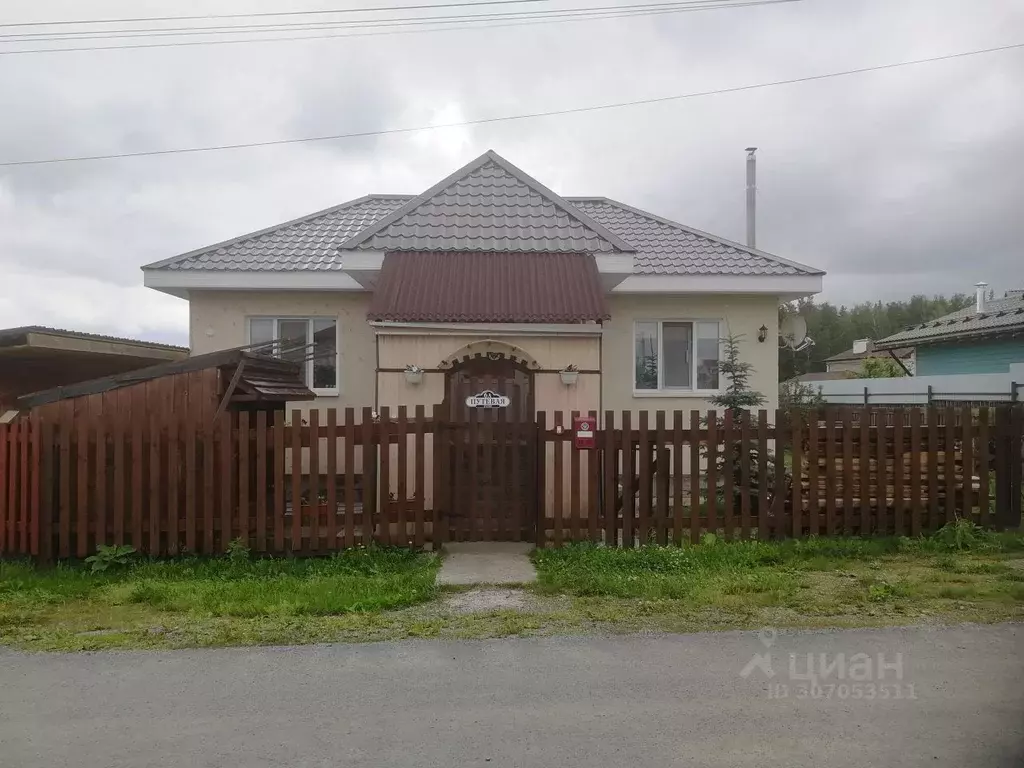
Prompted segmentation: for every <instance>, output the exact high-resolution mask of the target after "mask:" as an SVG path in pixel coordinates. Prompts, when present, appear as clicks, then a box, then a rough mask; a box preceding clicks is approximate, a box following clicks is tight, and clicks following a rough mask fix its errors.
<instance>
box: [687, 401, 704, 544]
mask: <svg viewBox="0 0 1024 768" xmlns="http://www.w3.org/2000/svg"><path fill="white" fill-rule="evenodd" d="M689 439H690V543H691V544H696V543H697V542H698V541H700V528H701V526H700V475H701V472H700V443H701V440H700V411H696V410H691V411H690V435H689Z"/></svg>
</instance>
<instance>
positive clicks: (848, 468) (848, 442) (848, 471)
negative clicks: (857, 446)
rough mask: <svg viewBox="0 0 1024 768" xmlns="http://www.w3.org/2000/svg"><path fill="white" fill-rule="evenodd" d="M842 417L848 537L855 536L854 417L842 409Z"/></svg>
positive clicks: (845, 529)
mask: <svg viewBox="0 0 1024 768" xmlns="http://www.w3.org/2000/svg"><path fill="white" fill-rule="evenodd" d="M840 416H841V417H842V420H843V426H842V430H843V477H844V478H846V479H847V482H844V483H843V525H842V528H841V530H842V532H843V533H844V534H845V535H847V536H852V535H853V486H854V482H853V478H854V477H855V475H854V471H855V470H854V463H853V417H852V414H851V412H850V409H849V408H847V407H845V406H844V407H843V408H841V409H840Z"/></svg>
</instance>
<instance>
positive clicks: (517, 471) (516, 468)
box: [441, 413, 530, 541]
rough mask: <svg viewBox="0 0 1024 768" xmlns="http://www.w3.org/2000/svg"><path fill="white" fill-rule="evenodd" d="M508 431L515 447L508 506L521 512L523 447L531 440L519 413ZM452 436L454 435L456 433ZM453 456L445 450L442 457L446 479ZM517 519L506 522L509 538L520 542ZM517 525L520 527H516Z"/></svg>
mask: <svg viewBox="0 0 1024 768" xmlns="http://www.w3.org/2000/svg"><path fill="white" fill-rule="evenodd" d="M506 429H507V433H508V440H509V443H510V444H511V445H512V446H513V449H512V461H511V462H510V464H509V472H510V473H511V477H512V478H513V481H512V484H511V485H512V493H511V495H510V498H509V499H508V504H509V506H510V507H511V508H512V509H513V510H519V509H521V508H522V505H523V504H524V502H525V498H524V496H523V494H524V493H526V488H524V483H523V479H522V478H523V472H524V471H525V470H526V468H525V467H523V466H522V447H523V445H524V444H525V443H526V442H527V441H528V440H529V439H530V438H529V436H528V435H527V434H526V433H525V431H524V430H525V429H526V427H525V426H524V425H523V423H522V419H521V418H520V414H518V413H515V414H513V417H512V419H511V420H510V421H509V422H508V425H507V427H506ZM451 434H453V435H454V434H455V433H451ZM451 455H452V454H451V451H450V450H445V451H444V453H443V455H442V459H443V460H444V461H445V463H444V465H443V466H444V468H445V471H444V472H443V473H442V475H441V476H442V477H444V478H446V479H447V478H448V477H449V476H450V474H449V473H450V471H451V470H450V469H449V468H448V463H447V462H448V457H449V456H451ZM446 487H447V483H446ZM446 501H447V506H446V507H445V508H446V509H451V499H450V498H448V497H446ZM517 519H518V516H517V518H510V519H508V520H507V521H506V523H505V525H506V528H507V530H508V534H509V536H511V537H512V538H514V539H515V540H516V541H519V540H521V539H522V538H523V533H522V525H521V523H518V524H516V523H514V522H513V521H514V520H517ZM517 525H518V527H516V526H517Z"/></svg>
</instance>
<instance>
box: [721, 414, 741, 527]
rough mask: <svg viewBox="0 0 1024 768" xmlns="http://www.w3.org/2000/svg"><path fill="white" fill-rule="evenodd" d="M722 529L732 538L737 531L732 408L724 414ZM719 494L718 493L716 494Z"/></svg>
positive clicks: (734, 430)
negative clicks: (734, 513)
mask: <svg viewBox="0 0 1024 768" xmlns="http://www.w3.org/2000/svg"><path fill="white" fill-rule="evenodd" d="M720 441H721V443H722V472H721V474H722V529H723V532H724V533H725V538H727V539H730V538H732V537H733V536H734V535H735V532H736V530H735V529H736V520H735V518H734V516H733V502H734V500H735V499H734V497H733V490H734V489H733V486H734V484H735V483H734V480H739V478H737V477H735V474H734V473H735V472H736V469H737V467H738V464H737V462H736V418H735V415H734V414H733V411H732V409H731V408H729V409H726V411H725V413H724V414H723V415H722V436H721V438H720ZM716 495H717V494H716Z"/></svg>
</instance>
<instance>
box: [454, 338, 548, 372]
mask: <svg viewBox="0 0 1024 768" xmlns="http://www.w3.org/2000/svg"><path fill="white" fill-rule="evenodd" d="M476 358H480V359H483V360H511V361H512V362H514V363H519V365H521V366H523V367H524V368H526V369H527V370H528V371H536V370H539V369H540V363H539V362H537V360H536V359H535V358H534V357H533V355H531V354H530V353H529V352H527V351H526V350H525V349H523V348H522V347H518V346H516V345H515V344H509V343H508V342H507V341H500V340H499V339H480V340H478V341H472V342H470V343H469V344H466V345H465V346H464V347H462V348H460V349H458V350H457V351H455V352H454V353H453V354H451V355H448V357H446V358H444V360H442V361H441V362H440V363H438V365H437V367H438V368H440V369H441V370H450V369H451V368H453V367H454V366H456V365H458V364H459V363H463V362H466V361H468V360H473V359H476Z"/></svg>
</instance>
